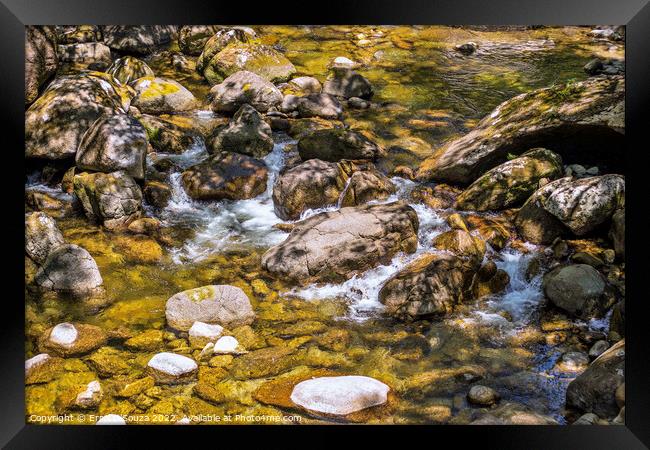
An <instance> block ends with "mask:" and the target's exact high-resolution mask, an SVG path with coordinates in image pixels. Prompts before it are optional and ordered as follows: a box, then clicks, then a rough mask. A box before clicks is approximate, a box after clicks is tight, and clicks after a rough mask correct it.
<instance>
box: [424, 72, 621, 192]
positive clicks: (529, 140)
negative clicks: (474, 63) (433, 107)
mask: <svg viewBox="0 0 650 450" xmlns="http://www.w3.org/2000/svg"><path fill="white" fill-rule="evenodd" d="M624 93H625V81H624V79H623V77H621V76H614V77H608V78H602V77H599V78H591V79H588V80H586V81H582V82H578V83H570V84H568V85H560V86H554V87H551V88H545V89H539V90H537V91H533V92H530V93H526V94H522V95H518V96H517V97H515V98H512V99H510V100H507V101H506V102H504V103H502V104H501V105H499V106H497V108H496V109H495V110H494V111H493V112H492V113H491V114H490V115H489V116H487V117H485V118H484V119H483V120H481V122H479V124H478V125H477V127H476V128H474V129H473V130H472V131H471V132H469V133H468V134H466V135H465V136H463V137H461V138H459V139H455V140H453V141H450V142H449V143H447V144H445V145H444V146H443V147H441V148H440V149H438V150H437V151H436V152H435V153H434V155H433V156H431V157H430V158H428V159H427V160H425V161H424V162H423V163H422V164H421V165H420V169H419V170H418V174H417V176H418V178H419V179H421V180H432V179H433V180H437V181H445V182H453V183H471V182H472V181H474V180H475V179H476V178H478V177H479V176H480V175H481V174H482V173H483V172H485V171H486V170H488V169H491V168H492V167H494V166H496V165H498V164H500V163H502V162H503V161H505V159H506V156H507V155H508V153H515V154H520V153H522V152H524V151H526V150H528V149H530V148H534V147H539V146H543V147H545V148H550V149H552V150H555V151H559V150H560V149H568V148H570V147H575V148H579V149H584V151H583V154H584V155H585V157H593V156H594V155H593V153H594V147H595V146H598V145H602V144H603V142H605V141H616V140H617V139H622V133H624V129H625V122H624V114H623V112H624V110H625V108H624ZM584 136H587V137H589V136H590V139H587V137H584ZM598 136H600V137H598ZM607 146H609V147H610V148H607V150H608V151H610V154H609V159H610V160H612V161H613V160H616V159H618V157H619V154H618V153H616V154H612V153H611V152H612V151H615V152H618V150H613V149H612V148H611V147H612V146H611V145H609V144H608V145H607ZM585 147H588V148H585ZM575 148H574V149H573V151H575ZM560 154H562V152H560Z"/></svg>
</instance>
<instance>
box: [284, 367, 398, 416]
mask: <svg viewBox="0 0 650 450" xmlns="http://www.w3.org/2000/svg"><path fill="white" fill-rule="evenodd" d="M389 391H390V388H389V387H388V386H387V385H385V384H384V383H382V382H381V381H379V380H375V379H374V378H370V377H365V376H358V375H348V376H340V377H320V378H312V379H310V380H305V381H302V382H300V383H298V384H297V385H296V386H295V387H294V388H293V391H292V392H291V401H292V402H293V403H294V404H296V405H298V406H300V407H302V408H304V409H306V410H307V411H309V412H312V413H316V414H324V415H326V416H329V415H331V416H345V415H348V414H352V413H355V412H357V411H361V410H363V409H366V408H371V407H373V406H378V405H383V404H385V403H386V402H387V401H388V392H389Z"/></svg>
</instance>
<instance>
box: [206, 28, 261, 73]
mask: <svg viewBox="0 0 650 450" xmlns="http://www.w3.org/2000/svg"><path fill="white" fill-rule="evenodd" d="M255 37H256V34H255V31H254V30H253V29H252V28H248V27H230V28H223V29H220V30H218V31H216V33H214V35H213V36H212V37H210V38H209V39H208V40H207V41H206V42H205V45H204V46H203V48H202V52H201V54H200V55H199V57H198V59H197V60H196V70H198V71H199V72H200V73H202V74H203V73H204V72H205V71H206V70H210V65H211V62H212V60H213V59H214V57H215V56H216V55H217V54H218V53H219V52H220V51H221V50H223V49H224V48H226V47H227V46H228V44H231V43H234V42H249V41H250V40H251V39H253V38H255Z"/></svg>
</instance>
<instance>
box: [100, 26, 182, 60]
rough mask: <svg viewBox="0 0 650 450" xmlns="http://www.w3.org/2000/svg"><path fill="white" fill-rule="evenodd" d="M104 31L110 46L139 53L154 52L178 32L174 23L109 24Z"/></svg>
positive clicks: (107, 43)
mask: <svg viewBox="0 0 650 450" xmlns="http://www.w3.org/2000/svg"><path fill="white" fill-rule="evenodd" d="M102 31H103V34H104V43H105V44H106V45H108V46H109V47H110V48H112V49H115V50H120V51H122V52H126V53H138V54H148V53H152V52H153V51H154V50H155V49H156V48H157V47H159V46H161V45H162V44H166V43H167V42H170V41H171V40H172V39H173V38H174V36H175V35H176V33H177V30H176V26H174V25H107V26H105V27H103V30H102Z"/></svg>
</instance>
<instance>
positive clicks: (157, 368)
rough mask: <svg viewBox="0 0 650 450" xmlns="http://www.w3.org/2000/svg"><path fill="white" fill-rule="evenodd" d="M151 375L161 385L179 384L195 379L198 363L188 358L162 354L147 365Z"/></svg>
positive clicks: (157, 355) (154, 357) (166, 353)
mask: <svg viewBox="0 0 650 450" xmlns="http://www.w3.org/2000/svg"><path fill="white" fill-rule="evenodd" d="M147 367H149V370H150V372H151V375H152V376H153V377H154V379H155V380H156V382H157V383H160V384H178V383H183V382H186V381H190V380H192V379H194V378H195V376H196V373H197V371H198V366H197V364H196V362H195V361H194V360H193V359H191V358H188V357H187V356H182V355H177V354H175V353H169V352H162V353H157V354H156V355H154V356H153V357H152V358H151V359H150V360H149V363H148V364H147Z"/></svg>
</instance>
